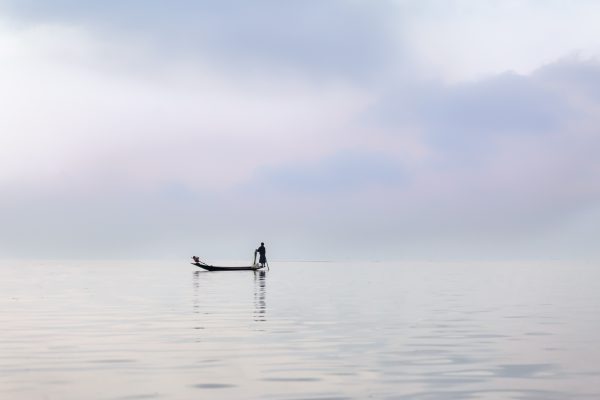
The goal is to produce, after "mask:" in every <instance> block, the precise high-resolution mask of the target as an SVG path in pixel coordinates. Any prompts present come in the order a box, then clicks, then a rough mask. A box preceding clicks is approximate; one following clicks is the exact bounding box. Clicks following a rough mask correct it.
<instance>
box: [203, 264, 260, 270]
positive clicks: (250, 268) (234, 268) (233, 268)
mask: <svg viewBox="0 0 600 400" xmlns="http://www.w3.org/2000/svg"><path fill="white" fill-rule="evenodd" d="M192 265H195V266H196V267H200V268H204V269H205V270H207V271H256V270H259V269H262V268H264V267H261V266H260V265H250V266H247V267H218V266H216V265H208V264H204V263H199V262H193V263H192Z"/></svg>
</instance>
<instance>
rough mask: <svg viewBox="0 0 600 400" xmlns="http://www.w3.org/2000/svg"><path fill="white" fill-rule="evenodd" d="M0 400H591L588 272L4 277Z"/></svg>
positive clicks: (109, 265) (597, 335) (19, 267)
mask: <svg viewBox="0 0 600 400" xmlns="http://www.w3.org/2000/svg"><path fill="white" fill-rule="evenodd" d="M0 293H1V297H0V324H1V325H0V327H1V329H0V399H3V400H35V399H57V400H69V399H77V400H80V399H120V400H128V399H130V400H133V399H209V398H210V399H329V400H341V399H368V398H372V399H403V400H404V399H407V400H408V399H415V400H460V399H482V400H483V399H485V400H491V399H498V400H505V399H523V400H554V399H557V400H570V399H590V400H591V399H594V400H595V399H600V266H598V265H572V264H564V263H562V264H561V263H529V264H527V263H523V264H516V263H485V264H473V263H471V264H458V263H457V264H452V263H398V264H384V263H362V264H361V263H283V262H280V263H273V265H272V267H271V270H270V271H268V272H266V273H254V272H251V271H241V272H205V271H202V270H198V269H197V268H196V267H193V266H191V265H189V264H187V263H186V261H185V260H184V261H179V262H161V263H141V262H120V263H118V262H83V261H82V262H68V263H60V262H12V263H11V262H3V263H1V264H0Z"/></svg>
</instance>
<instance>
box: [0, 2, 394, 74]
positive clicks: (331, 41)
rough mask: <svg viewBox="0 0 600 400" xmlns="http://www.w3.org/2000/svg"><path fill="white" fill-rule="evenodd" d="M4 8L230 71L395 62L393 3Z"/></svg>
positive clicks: (344, 68)
mask: <svg viewBox="0 0 600 400" xmlns="http://www.w3.org/2000/svg"><path fill="white" fill-rule="evenodd" d="M4 8H5V10H7V13H9V14H10V15H11V16H12V17H13V18H18V20H19V21H21V22H22V23H25V24H57V25H67V26H75V27H79V26H84V27H86V28H87V29H91V30H93V31H98V32H100V33H101V34H102V35H104V36H105V37H107V38H108V39H109V40H122V38H123V37H126V38H127V39H128V40H130V41H131V42H132V43H133V44H138V45H139V46H142V47H147V48H150V49H152V51H154V52H155V53H156V56H157V57H168V58H180V57H183V58H187V59H200V60H203V61H204V62H210V63H212V64H213V65H215V66H218V67H219V68H222V69H225V70H229V71H231V72H238V71H239V70H240V69H242V70H243V71H241V72H243V73H257V74H259V75H260V74H262V73H264V72H265V71H279V73H285V72H286V71H296V72H295V73H302V74H308V75H311V76H313V77H315V78H319V79H322V77H323V76H325V77H329V78H330V77H336V78H338V79H339V78H346V79H359V78H360V79H366V78H369V77H372V76H373V75H374V74H377V73H378V72H380V70H381V68H382V67H383V66H385V65H386V64H389V63H390V62H392V61H393V59H392V58H390V56H389V55H390V54H392V53H391V52H390V51H389V50H390V49H391V48H392V47H393V43H394V37H393V35H390V34H389V29H390V25H391V22H392V20H391V19H390V18H389V16H390V11H391V10H393V7H392V5H391V3H390V2H380V3H378V4H376V5H374V4H372V3H369V2H362V1H357V2H345V1H338V0H332V1H325V2H319V3H318V4H317V3H314V2H306V1H301V0H293V1H286V2H280V1H274V0H261V1H254V2H246V1H239V0H234V1H213V0H209V1H190V0H175V1H171V2H169V5H168V7H165V3H164V2H162V1H158V0H150V1H141V0H134V1H115V0H109V1H104V2H102V3H93V4H92V3H82V2H79V1H73V0H54V1H39V0H24V1H7V2H5V4H4ZM240 63H243V66H241V65H240Z"/></svg>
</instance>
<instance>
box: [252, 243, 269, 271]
mask: <svg viewBox="0 0 600 400" xmlns="http://www.w3.org/2000/svg"><path fill="white" fill-rule="evenodd" d="M256 253H258V254H260V258H259V259H258V263H259V264H260V266H261V267H264V266H265V264H266V263H267V249H266V248H265V244H264V243H262V242H261V243H260V247H259V248H258V249H256V250H254V255H255V256H256Z"/></svg>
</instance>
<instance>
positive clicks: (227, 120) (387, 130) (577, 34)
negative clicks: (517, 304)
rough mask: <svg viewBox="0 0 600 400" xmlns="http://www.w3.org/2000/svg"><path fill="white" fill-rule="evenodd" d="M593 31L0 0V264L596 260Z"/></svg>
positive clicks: (426, 14)
mask: <svg viewBox="0 0 600 400" xmlns="http://www.w3.org/2000/svg"><path fill="white" fill-rule="evenodd" d="M599 16H600V2H598V1H595V0H529V1H528V0H519V1H517V0H514V1H513V0H494V1H492V0H462V1H461V0H439V1H435V0H414V1H408V0H406V1H402V0H397V1H392V0H389V1H386V0H380V1H372V0H369V1H367V0H346V1H335V0H323V1H309V0H302V1H300V0H287V1H279V0H269V1H246V0H239V1H227V0H215V1H195V0H194V1H192V0H187V1H186V0H170V1H158V0H103V1H94V2H91V1H90V2H86V1H79V0H14V1H13V0H0V88H1V91H0V116H1V117H0V258H13V257H27V258H46V257H61V258H91V257H93V258H105V257H110V258H115V257H116V258H118V257H128V258H129V257H133V258H154V257H188V256H190V255H192V254H197V255H200V256H201V257H203V258H206V259H208V260H211V259H216V258H240V257H248V258H250V256H251V255H252V250H253V249H254V248H255V247H256V246H257V245H258V242H260V241H265V242H266V243H267V246H268V248H269V254H270V255H271V257H273V258H279V259H339V258H360V259H365V260H370V259H396V258H397V259H402V258H415V259H445V258H454V259H455V258H492V259H513V258H534V259H536V258H539V259H548V258H567V259H571V258H573V259H575V258H577V259H581V258H582V259H596V260H597V259H600V246H598V238H599V237H600V154H599V153H600V61H599V58H598V57H599V55H600V24H598V17H599Z"/></svg>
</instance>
